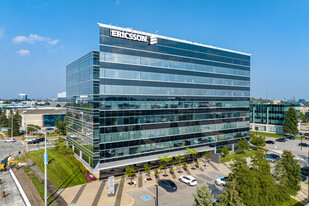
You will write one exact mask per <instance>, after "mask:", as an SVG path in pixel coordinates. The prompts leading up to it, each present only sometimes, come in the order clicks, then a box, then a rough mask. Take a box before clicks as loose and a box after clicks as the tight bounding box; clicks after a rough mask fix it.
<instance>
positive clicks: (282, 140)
mask: <svg viewBox="0 0 309 206" xmlns="http://www.w3.org/2000/svg"><path fill="white" fill-rule="evenodd" d="M276 141H277V142H286V141H288V140H287V138H285V137H282V138H279V139H276Z"/></svg>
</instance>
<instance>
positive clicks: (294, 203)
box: [278, 197, 303, 206]
mask: <svg viewBox="0 0 309 206" xmlns="http://www.w3.org/2000/svg"><path fill="white" fill-rule="evenodd" d="M291 205H292V206H303V204H301V203H300V202H298V201H297V200H295V199H294V198H292V197H290V199H289V200H288V201H286V202H284V203H281V204H279V205H278V206H291Z"/></svg>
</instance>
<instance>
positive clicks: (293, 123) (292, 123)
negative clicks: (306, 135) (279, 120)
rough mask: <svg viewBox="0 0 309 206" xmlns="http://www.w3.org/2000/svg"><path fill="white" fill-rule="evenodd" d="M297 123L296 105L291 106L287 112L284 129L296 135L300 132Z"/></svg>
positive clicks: (287, 132)
mask: <svg viewBox="0 0 309 206" xmlns="http://www.w3.org/2000/svg"><path fill="white" fill-rule="evenodd" d="M297 124H298V120H297V113H296V110H295V109H294V107H292V106H291V107H290V108H289V110H288V111H287V113H286V114H285V115H284V124H283V131H284V132H285V133H286V134H293V135H296V134H297V133H298V128H297Z"/></svg>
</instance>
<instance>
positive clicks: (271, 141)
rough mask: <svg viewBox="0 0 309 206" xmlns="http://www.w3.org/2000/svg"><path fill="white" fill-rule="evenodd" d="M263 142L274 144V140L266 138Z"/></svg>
mask: <svg viewBox="0 0 309 206" xmlns="http://www.w3.org/2000/svg"><path fill="white" fill-rule="evenodd" d="M265 143H266V144H275V141H273V140H267V141H265Z"/></svg>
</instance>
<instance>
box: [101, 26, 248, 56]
mask: <svg viewBox="0 0 309 206" xmlns="http://www.w3.org/2000/svg"><path fill="white" fill-rule="evenodd" d="M98 25H99V27H104V28H109V29H117V30H120V31H127V32H132V33H137V34H143V35H148V36H152V35H156V34H152V33H148V32H143V31H138V30H133V29H131V28H123V27H118V26H113V25H107V24H101V23H98ZM156 36H157V37H158V38H161V39H167V40H172V41H178V42H182V43H187V44H193V45H197V46H202V47H207V48H211V49H218V50H222V51H227V52H234V53H237V54H242V55H247V56H251V54H248V53H243V52H239V51H234V50H229V49H223V48H220V47H215V46H210V45H206V44H201V43H196V42H192V41H187V40H181V39H176V38H171V37H167V36H161V35H156Z"/></svg>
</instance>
